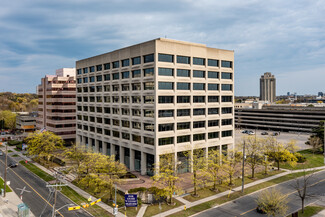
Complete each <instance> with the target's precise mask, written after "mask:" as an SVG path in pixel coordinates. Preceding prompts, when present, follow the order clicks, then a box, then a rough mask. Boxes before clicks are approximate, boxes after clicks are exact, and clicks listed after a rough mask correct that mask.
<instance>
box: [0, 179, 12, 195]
mask: <svg viewBox="0 0 325 217" xmlns="http://www.w3.org/2000/svg"><path fill="white" fill-rule="evenodd" d="M0 189H3V180H2V178H0ZM6 192H12V190H11V189H10V187H9V186H8V185H7V186H6Z"/></svg>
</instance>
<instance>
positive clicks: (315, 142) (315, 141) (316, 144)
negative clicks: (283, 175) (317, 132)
mask: <svg viewBox="0 0 325 217" xmlns="http://www.w3.org/2000/svg"><path fill="white" fill-rule="evenodd" d="M306 144H307V145H310V146H311V147H312V151H313V154H315V152H316V151H319V150H320V149H321V148H322V147H323V144H322V143H321V140H320V138H319V137H317V136H310V137H309V138H308V141H307V142H306Z"/></svg>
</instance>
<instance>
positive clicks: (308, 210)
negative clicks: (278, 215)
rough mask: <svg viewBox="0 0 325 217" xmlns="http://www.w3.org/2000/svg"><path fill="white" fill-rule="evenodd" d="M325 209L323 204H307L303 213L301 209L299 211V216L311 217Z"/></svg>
mask: <svg viewBox="0 0 325 217" xmlns="http://www.w3.org/2000/svg"><path fill="white" fill-rule="evenodd" d="M324 209H325V207H323V206H314V205H311V206H306V207H305V210H304V213H302V212H301V210H300V211H299V212H298V216H299V217H311V216H313V215H315V214H317V213H319V212H320V211H322V210H324ZM287 217H291V215H288V216H287Z"/></svg>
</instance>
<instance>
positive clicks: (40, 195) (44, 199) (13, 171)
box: [0, 160, 64, 217]
mask: <svg viewBox="0 0 325 217" xmlns="http://www.w3.org/2000/svg"><path fill="white" fill-rule="evenodd" d="M0 162H1V163H2V164H4V162H3V161H2V160H0ZM9 169H10V170H11V172H13V173H14V174H15V175H16V176H17V177H18V178H20V179H21V180H22V181H23V182H25V183H26V185H28V186H29V187H30V188H31V189H32V190H33V191H34V192H35V193H36V194H37V195H38V196H39V197H40V198H42V199H43V200H44V201H45V202H46V203H47V204H48V205H50V206H51V207H52V208H53V205H52V204H50V203H49V202H48V201H47V200H46V199H45V198H44V197H43V196H42V195H41V194H40V193H38V192H37V191H36V190H35V189H34V188H33V187H32V186H31V185H30V184H29V183H28V182H27V181H25V180H24V179H23V178H22V177H21V176H20V175H18V174H17V173H16V172H15V171H13V169H11V168H9ZM57 212H58V213H59V214H60V215H61V216H62V217H64V216H63V215H62V214H61V212H60V211H57Z"/></svg>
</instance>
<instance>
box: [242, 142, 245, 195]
mask: <svg viewBox="0 0 325 217" xmlns="http://www.w3.org/2000/svg"><path fill="white" fill-rule="evenodd" d="M245 146H246V145H245V140H244V145H243V166H242V174H241V176H242V181H241V193H244V184H245Z"/></svg>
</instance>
